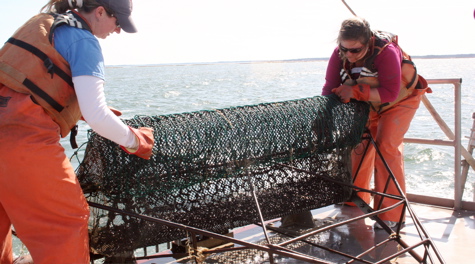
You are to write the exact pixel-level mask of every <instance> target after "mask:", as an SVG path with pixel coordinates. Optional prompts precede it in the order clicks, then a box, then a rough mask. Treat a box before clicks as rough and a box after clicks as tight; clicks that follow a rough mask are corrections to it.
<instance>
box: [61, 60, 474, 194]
mask: <svg viewBox="0 0 475 264" xmlns="http://www.w3.org/2000/svg"><path fill="white" fill-rule="evenodd" d="M414 61H415V63H416V65H417V69H418V72H419V74H420V75H422V76H424V77H425V78H426V79H447V78H449V79H462V138H463V140H462V145H463V146H464V147H467V144H468V140H467V139H466V138H465V137H466V136H469V135H470V129H471V127H472V123H473V119H472V113H473V112H475V95H474V92H475V89H474V86H475V76H474V75H473V73H474V72H475V59H474V58H458V59H415V60H414ZM326 66H327V61H325V60H318V61H287V62H255V63H237V62H236V63H202V64H178V65H144V66H115V67H108V68H107V69H106V78H107V82H106V88H105V91H106V98H107V102H108V104H109V105H110V106H113V107H115V108H117V109H119V110H121V111H122V113H123V116H122V117H123V118H132V117H133V116H135V115H163V114H172V113H183V112H191V111H199V110H210V109H219V108H226V107H232V106H242V105H252V104H259V103H264V102H277V101H285V100H292V99H299V98H305V97H312V96H316V95H320V93H321V88H322V86H323V83H324V80H325V71H326ZM431 88H432V90H433V93H431V94H427V97H428V98H429V100H430V101H431V103H432V104H433V105H434V107H435V108H436V110H437V111H438V113H439V114H440V116H441V117H442V118H443V119H444V120H445V122H446V123H447V124H448V125H449V127H450V128H451V129H452V131H454V110H453V109H454V87H453V85H452V84H440V85H431ZM88 128H89V127H88V126H87V124H85V123H84V122H80V126H79V129H80V131H79V135H78V138H77V141H78V144H79V145H80V144H81V143H84V142H86V141H87V139H86V131H87V129H88ZM406 136H407V137H411V138H426V139H447V137H446V136H445V134H444V133H443V132H442V130H440V128H439V127H438V125H437V123H436V122H435V121H434V120H433V118H432V117H431V115H430V113H429V112H428V111H427V109H426V108H425V106H424V105H423V104H422V103H421V106H420V108H419V109H418V111H417V113H416V116H415V118H414V119H413V121H412V123H411V127H410V129H409V131H408V133H407V134H406ZM62 144H63V146H64V147H65V149H66V153H67V155H68V156H71V155H72V154H73V150H72V149H71V148H70V147H69V141H68V138H66V139H63V140H62ZM81 151H82V150H80V151H79V155H78V156H79V158H81ZM453 160H454V148H453V147H446V146H432V145H422V144H405V169H406V184H407V191H408V192H409V193H415V194H423V195H429V196H437V197H443V198H453V193H454V189H453V188H454V186H453V183H454V162H453ZM72 162H73V164H74V165H75V166H77V164H78V161H77V160H75V159H73V160H72ZM474 182H475V173H474V172H473V170H472V169H470V171H469V174H468V180H467V184H466V188H465V192H464V196H463V198H464V200H467V201H472V200H473V183H474Z"/></svg>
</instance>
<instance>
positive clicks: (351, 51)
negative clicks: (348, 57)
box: [338, 45, 365, 54]
mask: <svg viewBox="0 0 475 264" xmlns="http://www.w3.org/2000/svg"><path fill="white" fill-rule="evenodd" d="M338 48H339V49H340V50H341V51H342V52H343V53H347V52H348V51H349V52H350V53H353V54H356V53H360V52H361V51H362V50H363V49H364V48H365V47H361V48H357V49H347V48H345V47H343V46H342V45H340V46H339V47H338Z"/></svg>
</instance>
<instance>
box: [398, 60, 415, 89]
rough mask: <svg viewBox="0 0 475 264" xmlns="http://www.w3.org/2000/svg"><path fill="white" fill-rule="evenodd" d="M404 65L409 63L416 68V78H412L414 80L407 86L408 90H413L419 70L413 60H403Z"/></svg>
mask: <svg viewBox="0 0 475 264" xmlns="http://www.w3.org/2000/svg"><path fill="white" fill-rule="evenodd" d="M402 63H407V64H411V65H412V67H414V70H415V72H414V76H412V80H411V81H410V82H409V83H408V84H407V85H406V89H409V88H411V86H412V85H413V84H414V82H415V81H416V78H417V68H416V64H414V62H413V61H411V60H402Z"/></svg>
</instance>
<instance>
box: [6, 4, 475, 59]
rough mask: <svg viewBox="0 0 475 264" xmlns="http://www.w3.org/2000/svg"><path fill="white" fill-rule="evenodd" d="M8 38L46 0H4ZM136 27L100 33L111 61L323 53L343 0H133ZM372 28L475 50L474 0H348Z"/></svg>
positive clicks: (420, 46)
mask: <svg viewBox="0 0 475 264" xmlns="http://www.w3.org/2000/svg"><path fill="white" fill-rule="evenodd" d="M1 1H2V3H1V9H0V12H1V15H0V41H6V40H7V39H8V38H9V37H10V36H11V35H12V34H13V32H14V31H15V30H16V29H17V28H18V27H20V26H21V25H22V24H23V23H24V22H25V21H26V20H28V19H29V18H30V17H31V16H33V15H35V14H37V13H38V12H39V10H40V9H41V7H42V6H43V5H44V4H46V2H47V1H46V0H44V1H41V0H15V1H12V0H1ZM133 3H134V5H133V8H134V9H133V13H132V17H133V19H134V21H135V24H136V26H137V28H138V31H139V32H137V33H134V34H129V33H125V32H121V33H120V34H113V35H111V36H109V37H108V38H107V39H105V40H100V43H101V46H102V50H103V54H104V58H105V62H106V65H136V64H164V63H196V62H218V61H249V60H252V61H255V60H287V59H303V58H326V57H329V56H330V54H331V52H332V51H333V49H334V47H335V45H336V43H335V40H336V38H337V35H338V30H339V28H340V25H341V22H342V21H343V20H344V19H346V18H349V17H351V16H353V15H352V13H351V12H350V11H349V10H348V8H347V7H346V6H345V5H344V3H343V1H341V0H239V1H230V0H133ZM346 3H347V4H348V5H349V6H350V7H351V9H352V10H353V11H354V12H355V13H356V15H358V16H360V17H364V18H365V19H367V20H368V21H369V23H370V24H371V28H372V29H378V30H384V31H390V32H393V33H395V34H397V35H398V36H399V44H400V45H401V46H402V48H403V49H404V50H405V51H406V52H407V53H409V54H410V55H413V56H414V55H421V56H422V55H447V54H448V55H451V54H475V19H474V9H475V1H473V0H452V1H446V0H391V1H390V0H346Z"/></svg>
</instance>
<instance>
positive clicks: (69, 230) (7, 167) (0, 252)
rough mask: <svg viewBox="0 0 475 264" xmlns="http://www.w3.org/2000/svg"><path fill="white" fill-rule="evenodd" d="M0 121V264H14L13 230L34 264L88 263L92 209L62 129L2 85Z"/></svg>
mask: <svg viewBox="0 0 475 264" xmlns="http://www.w3.org/2000/svg"><path fill="white" fill-rule="evenodd" d="M0 120H1V121H0V161H1V162H0V263H2V264H3V263H12V240H11V225H13V226H14V228H15V231H16V233H17V235H18V237H19V238H20V239H21V241H22V242H23V243H24V244H25V245H26V247H27V248H28V250H29V251H30V254H31V256H32V258H33V260H34V263H35V264H42V263H44V264H46V263H84V264H85V263H89V242H88V218H89V208H88V205H87V202H86V200H85V198H84V195H83V192H82V189H81V187H80V185H79V183H78V180H77V178H76V175H75V173H74V169H73V167H72V165H71V163H70V162H69V160H68V158H67V156H66V155H65V153H64V149H63V147H62V146H61V145H60V143H59V139H60V132H59V125H58V124H57V123H55V122H54V121H53V120H52V119H51V117H50V116H49V115H48V114H47V113H46V112H45V110H44V109H43V107H41V106H39V105H37V104H35V103H33V101H32V100H31V98H30V95H27V94H22V93H18V92H15V91H13V90H11V89H9V88H8V87H6V86H3V85H1V84H0Z"/></svg>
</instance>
